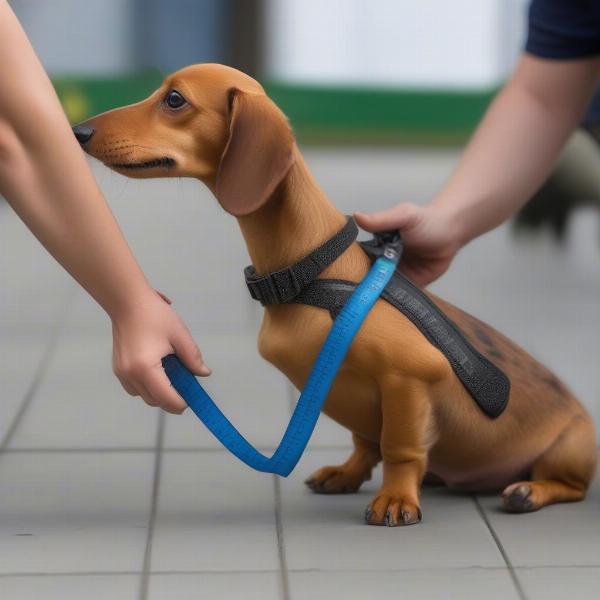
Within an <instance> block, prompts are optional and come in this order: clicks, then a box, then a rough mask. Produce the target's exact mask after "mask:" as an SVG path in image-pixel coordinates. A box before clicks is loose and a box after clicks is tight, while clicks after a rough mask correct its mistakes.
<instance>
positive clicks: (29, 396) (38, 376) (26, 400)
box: [0, 286, 77, 453]
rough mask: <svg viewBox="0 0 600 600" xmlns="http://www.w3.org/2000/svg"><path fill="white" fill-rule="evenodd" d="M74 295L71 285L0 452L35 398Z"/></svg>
mask: <svg viewBox="0 0 600 600" xmlns="http://www.w3.org/2000/svg"><path fill="white" fill-rule="evenodd" d="M76 295H77V288H76V287H75V286H73V288H72V290H71V293H70V294H69V295H68V296H67V299H66V300H65V302H64V304H63V305H62V310H61V311H60V312H59V314H58V315H57V317H56V320H55V322H54V323H55V325H54V327H52V329H51V330H50V333H49V334H48V342H47V346H46V349H45V350H44V353H43V354H42V358H41V359H40V362H39V363H38V366H37V369H36V370H35V372H34V374H33V377H32V380H31V384H30V385H29V388H28V389H27V391H26V392H25V395H24V397H23V400H22V402H21V404H20V406H19V408H18V410H17V412H16V414H15V416H14V417H13V420H12V422H11V424H10V425H9V427H8V429H7V430H6V433H5V434H4V437H3V438H2V440H1V441H0V453H1V452H5V451H6V450H7V448H8V445H9V444H10V443H11V441H12V439H13V438H14V436H15V433H16V432H17V429H18V428H19V425H21V422H22V421H23V418H24V417H25V414H26V413H27V410H28V409H29V407H30V406H31V404H32V402H33V399H34V398H35V395H36V393H37V391H38V389H39V387H40V384H41V382H42V380H43V378H44V376H45V375H46V371H47V370H48V366H49V365H50V360H51V359H52V355H53V354H54V351H55V350H56V347H57V345H58V342H59V340H60V336H61V334H62V332H63V330H64V326H65V324H66V322H67V317H68V315H69V311H70V308H71V305H72V304H73V300H74V299H75V297H76Z"/></svg>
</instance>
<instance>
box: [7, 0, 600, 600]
mask: <svg viewBox="0 0 600 600" xmlns="http://www.w3.org/2000/svg"><path fill="white" fill-rule="evenodd" d="M10 4H11V6H12V7H13V9H14V10H15V12H16V14H17V16H18V17H19V19H20V20H21V22H22V24H23V26H24V28H25V30H26V32H27V34H28V35H29V37H30V39H31V42H32V43H33V46H34V47H35V49H36V50H37V52H38V54H39V57H40V59H41V61H42V63H43V64H44V66H45V68H46V69H47V71H48V72H49V74H50V76H51V79H52V81H53V83H54V85H55V87H56V90H57V92H58V94H59V96H60V99H61V101H62V103H63V105H64V108H65V110H66V112H67V114H68V116H69V118H70V120H71V121H72V122H73V123H75V122H78V121H80V120H82V119H85V118H86V117H87V116H89V115H92V114H96V113H98V112H101V111H104V110H108V109H111V108H114V107H117V106H120V105H123V104H127V103H131V102H135V101H138V100H140V99H142V98H144V97H145V96H147V95H148V94H149V93H150V92H152V91H153V90H154V89H155V88H156V87H157V86H158V85H159V83H160V81H161V79H162V77H163V75H164V74H166V73H168V72H170V71H172V70H175V69H178V68H179V67H182V66H185V65H188V64H191V63H198V62H209V61H212V62H222V63H226V64H229V65H232V66H236V67H238V68H241V69H243V70H245V71H247V72H248V73H250V74H252V75H254V76H255V77H257V78H258V79H259V80H260V81H261V82H262V83H263V84H264V86H265V88H266V89H267V91H268V93H269V94H270V95H271V96H272V98H273V99H274V100H275V101H276V102H277V103H278V104H279V105H280V107H281V108H282V109H283V110H284V112H285V113H286V114H287V115H288V117H289V118H290V120H291V123H292V125H293V127H294V131H295V133H296V135H297V137H298V140H299V142H300V147H301V149H302V151H303V153H304V155H305V158H306V160H307V163H308V165H309V167H310V168H311V170H312V171H313V173H314V175H315V177H316V178H317V180H318V181H319V182H320V184H321V185H322V187H323V188H324V190H325V191H326V192H327V194H328V195H329V197H330V198H331V200H332V201H333V202H334V203H335V204H336V205H337V206H338V207H339V208H340V210H342V211H344V212H345V213H351V212H352V211H353V210H362V211H371V210H378V209H383V208H387V207H389V206H391V205H393V204H395V203H397V202H399V201H404V200H409V201H413V202H417V203H425V202H427V201H429V200H430V199H431V198H432V197H433V196H434V195H435V194H436V192H437V191H438V190H439V189H440V188H441V186H442V185H443V184H444V181H445V180H446V179H447V177H448V176H449V174H450V173H451V172H452V170H453V168H454V167H455V166H456V163H457V161H458V160H459V158H460V154H461V150H462V146H463V145H464V143H465V142H466V140H467V139H468V137H469V135H470V133H471V132H472V131H473V129H474V127H475V126H476V124H477V122H478V120H479V119H480V118H481V116H482V114H483V112H484V111H485V108H486V106H487V105H488V103H489V101H490V100H491V98H492V97H493V95H494V93H495V92H496V90H498V88H499V87H500V86H501V85H502V83H503V82H504V81H505V79H506V78H507V77H508V76H509V74H510V72H511V69H512V67H513V65H514V64H515V60H516V59H517V57H518V55H519V52H520V49H521V48H522V46H523V43H524V35H525V23H526V10H527V2H526V1H525V0H454V1H453V2H441V1H439V0H419V1H418V2H415V1H410V0H369V1H365V0H168V1H166V0H162V1H161V0H101V1H86V2H82V1H81V0H12V1H11V2H10ZM15 89H16V91H17V92H18V87H16V88H15ZM90 166H91V167H92V169H93V171H94V174H95V176H96V178H97V180H98V182H99V184H100V186H101V188H102V190H103V192H104V194H105V196H106V198H107V201H108V202H109V204H110V206H111V208H112V210H113V211H114V213H115V215H116V217H117V219H118V221H119V223H120V225H121V227H122V229H123V231H124V234H125V236H126V238H127V240H128V242H129V243H130V245H131V247H132V248H133V250H134V253H135V255H136V257H137V258H138V260H139V262H140V264H141V265H142V267H143V269H144V271H145V272H146V274H147V276H148V278H149V280H150V281H151V282H152V284H153V285H154V286H155V287H156V288H157V289H159V290H161V291H162V292H164V293H166V294H167V295H168V296H169V297H171V298H172V299H173V302H174V306H175V308H176V310H177V311H178V313H179V314H180V315H181V316H182V317H183V319H184V320H185V322H186V323H187V324H188V326H189V327H190V329H191V331H192V333H193V334H194V337H195V339H196V340H197V341H198V343H199V345H200V346H201V348H202V351H203V354H204V356H205V358H206V361H207V363H208V364H209V365H210V367H211V368H212V369H213V375H212V376H211V377H210V378H209V379H208V380H206V382H205V386H206V388H207V390H208V391H209V392H210V393H211V395H212V396H213V398H215V400H216V401H217V402H218V404H219V406H221V407H222V408H223V410H224V412H225V413H226V414H227V415H229V416H230V417H231V418H232V420H233V421H234V423H235V424H236V425H237V426H238V427H239V428H240V430H241V431H242V432H244V434H245V435H246V436H247V437H248V439H249V440H250V441H252V442H254V443H256V444H258V446H259V447H260V448H261V449H264V450H267V451H268V450H269V449H270V448H273V447H274V446H275V445H276V444H277V443H278V441H279V439H280V436H281V433H282V431H283V429H284V427H285V425H286V423H287V421H288V419H289V416H290V412H291V409H292V407H293V405H294V401H295V398H296V396H297V392H296V391H295V390H294V389H292V386H291V385H290V384H289V383H288V382H287V380H286V379H285V378H284V377H283V376H282V375H281V374H280V373H278V372H277V371H276V370H275V369H273V368H271V367H270V366H269V365H267V364H266V363H265V362H264V361H263V360H262V359H261V358H260V357H259V356H258V353H257V351H256V344H255V340H256V334H257V330H258V328H259V325H260V320H261V315H262V310H261V308H260V307H259V306H257V305H256V303H254V302H253V301H252V300H251V299H250V298H249V296H248V293H247V290H246V288H245V285H244V283H243V277H242V269H243V267H244V266H245V265H246V264H247V263H248V255H247V251H246V248H245V246H244V243H243V240H242V236H241V235H240V233H239V231H238V227H237V224H236V222H235V219H232V218H231V217H230V216H229V215H227V214H225V213H224V211H222V210H221V209H220V208H219V206H218V204H217V202H215V201H214V198H212V196H211V195H210V193H209V192H208V191H207V190H206V189H205V188H204V187H203V186H202V185H200V184H199V183H198V182H197V181H194V180H185V179H181V180H171V179H164V180H130V179H126V178H124V177H122V176H120V175H117V174H115V173H113V172H111V171H109V170H108V169H107V168H105V167H103V166H102V165H101V164H99V163H98V162H96V161H93V160H91V159H90ZM506 176H507V177H510V174H509V173H508V174H506ZM599 207H600V158H599V154H598V144H597V143H596V141H595V138H594V128H593V127H591V126H590V127H588V128H587V129H586V130H585V131H583V130H582V131H580V133H579V134H578V136H576V137H575V138H574V140H573V141H572V143H571V144H570V150H568V151H567V152H566V153H565V156H564V157H563V159H562V160H561V162H560V164H559V167H558V170H557V171H556V172H555V174H553V176H552V177H551V178H550V180H549V181H548V182H547V184H546V185H545V186H544V188H542V190H541V191H540V192H539V194H537V195H536V197H535V198H534V199H533V204H531V205H530V206H529V208H528V209H527V211H526V213H524V214H523V215H521V218H520V224H521V226H520V227H515V225H514V224H511V223H509V224H506V225H504V226H502V227H500V228H498V229H496V230H495V231H493V232H491V233H489V234H487V235H485V236H483V237H481V238H479V239H477V240H475V241H474V242H472V243H471V244H469V245H468V246H467V247H466V248H465V249H464V250H463V251H462V252H461V253H460V255H459V256H458V257H457V259H456V260H455V262H454V263H453V266H452V268H451V269H450V271H449V272H448V273H447V274H446V275H444V276H443V277H442V278H441V279H440V280H439V281H437V282H435V284H434V285H433V286H432V290H433V291H435V292H436V293H438V294H439V295H441V296H442V297H444V298H445V299H447V300H449V301H451V302H453V303H454V304H456V305H458V306H459V307H460V308H462V309H464V310H467V311H469V312H471V313H472V314H474V315H476V316H478V317H480V318H482V319H483V320H485V321H487V322H488V323H490V324H491V325H493V326H494V327H496V328H497V329H499V330H500V331H502V332H504V333H506V334H507V335H509V336H510V337H511V338H513V339H514V340H515V341H517V342H518V343H519V344H521V345H522V346H523V347H524V348H525V349H527V350H528V351H529V352H530V353H532V354H533V355H534V356H536V357H537V358H538V359H540V360H541V361H542V362H544V363H545V364H547V365H548V366H549V367H550V368H552V369H553V370H554V371H555V372H556V373H557V374H558V375H559V376H560V377H561V378H562V379H563V380H564V381H565V382H566V383H567V384H568V385H569V386H570V387H571V388H572V389H573V390H574V391H575V393H576V394H577V395H578V397H579V398H580V399H581V401H582V402H583V403H584V404H585V406H586V407H587V408H588V410H589V411H590V413H591V414H592V415H593V417H594V419H595V421H596V424H597V426H600V369H598V357H599V356H600V335H599V333H600V261H599V256H600V243H599V242H600V235H599V228H598V212H599V210H598V209H599ZM0 249H1V252H0V274H1V282H2V283H1V285H0V458H1V460H0V490H1V491H0V512H1V518H0V522H1V527H0V597H1V598H2V599H3V600H4V599H5V598H6V599H7V600H13V599H14V600H16V599H18V600H27V599H28V598H32V599H33V598H35V599H36V600H37V599H38V598H45V599H46V600H53V599H54V598H56V599H59V598H60V600H64V599H65V598H68V597H73V598H81V597H86V598H90V599H91V598H103V599H105V598H115V599H117V598H119V599H120V598H123V599H127V600H130V599H131V598H140V600H146V599H147V598H150V600H159V599H163V598H164V599H165V600H167V599H168V600H171V599H172V598H181V599H182V600H183V599H184V598H190V599H191V598H198V597H206V598H221V597H222V598H229V597H240V596H242V595H243V596H244V597H245V598H248V599H250V598H260V599H261V600H268V599H270V598H284V599H286V600H289V598H290V597H293V598H310V599H311V600H318V599H319V598H331V597H337V596H339V597H344V598H354V597H361V598H365V597H372V596H373V590H374V589H377V590H378V594H379V596H378V597H379V598H381V600H383V598H387V597H390V598H397V597H400V596H402V597H410V598H417V597H419V598H440V599H442V598H443V599H444V600H446V599H447V598H467V597H479V596H482V595H485V597H488V598H490V599H491V598H492V597H493V598H502V600H506V599H508V598H515V599H517V598H518V599H519V600H523V598H530V599H532V598H544V599H546V598H550V597H553V598H568V597H577V598H597V597H598V593H597V592H598V581H599V580H600V579H599V577H600V565H598V559H597V557H598V556H600V549H599V546H598V544H599V540H600V535H599V530H598V523H600V519H598V506H600V505H599V504H598V501H597V498H598V488H597V487H596V491H594V494H595V496H594V497H593V498H591V499H590V500H589V501H588V502H586V503H585V504H583V505H576V506H575V505H568V506H565V505H562V506H560V507H552V508H550V509H545V510H543V511H541V512H540V513H536V514H535V515H529V516H527V517H524V518H522V519H521V518H519V517H516V518H514V519H513V517H512V516H511V515H504V514H501V513H499V511H498V508H497V506H498V501H497V498H496V497H488V498H486V499H480V500H479V499H477V500H475V499H474V498H472V497H471V496H468V495H459V494H455V493H450V492H444V491H439V490H438V491H436V490H434V491H432V490H428V491H425V493H424V515H425V521H424V523H423V525H420V526H419V527H418V528H408V530H407V531H405V530H403V531H401V532H386V531H383V530H385V529H386V528H367V529H368V531H367V530H366V529H365V527H364V526H362V524H361V515H362V514H363V510H364V506H365V505H366V503H367V501H368V498H369V494H371V493H373V491H374V490H375V489H376V485H377V482H378V479H377V478H378V477H379V476H378V475H376V477H375V480H374V481H373V482H371V483H369V484H368V485H367V491H366V492H364V493H362V494H359V495H357V496H353V495H348V496H345V497H343V498H333V499H332V498H324V497H322V496H320V497H315V496H313V495H311V494H309V493H308V491H305V490H304V487H303V485H302V479H303V478H304V477H306V476H307V475H308V474H309V473H310V472H311V471H312V470H313V469H314V468H316V467H318V466H322V465H323V464H331V463H338V462H341V461H343V460H344V459H345V458H346V455H347V453H348V448H349V445H350V439H349V434H348V432H347V431H345V430H342V429H341V428H340V427H338V426H337V425H336V424H334V423H333V422H332V421H330V420H328V419H327V418H326V417H324V416H323V417H322V418H320V420H319V424H318V428H317V431H316V433H315V436H314V437H313V439H312V440H311V442H310V446H309V449H308V452H307V453H306V455H305V457H304V458H303V460H302V462H301V463H300V465H299V466H298V469H297V470H296V471H295V472H294V474H293V475H292V477H290V478H289V479H287V480H279V479H278V478H273V479H271V478H269V477H263V476H261V475H257V474H256V473H253V472H251V471H249V470H248V469H246V468H245V467H243V466H242V465H240V464H239V463H238V462H236V461H235V460H234V459H233V458H232V457H231V456H229V455H228V454H227V453H225V452H224V451H222V449H221V448H220V446H219V445H218V444H217V443H216V442H215V440H214V439H213V438H212V437H211V436H210V434H208V433H207V432H206V430H205V429H204V428H203V427H202V426H201V425H200V424H199V423H198V422H197V421H196V419H195V417H194V416H193V415H191V414H185V415H183V416H181V417H173V416H167V415H165V414H164V413H160V412H157V411H156V410H152V409H149V408H148V407H147V406H146V405H144V404H143V403H142V402H141V401H140V400H139V399H130V398H129V397H128V396H126V394H125V392H124V391H123V390H122V389H121V387H120V385H119V384H118V382H117V380H116V379H115V378H114V376H113V374H112V370H111V349H112V338H111V328H110V321H109V319H108V318H107V317H106V315H105V314H104V313H103V312H102V311H101V309H100V308H99V307H98V306H97V305H96V304H95V303H94V302H93V300H91V299H90V298H89V296H88V295H87V294H86V293H85V292H84V291H83V290H82V289H81V288H79V287H78V286H77V285H76V284H75V283H74V282H73V281H72V280H71V279H70V278H69V277H68V275H66V274H65V272H64V271H63V270H62V268H61V267H60V266H59V265H57V264H56V263H55V261H54V260H53V259H52V258H51V257H50V256H49V255H48V254H47V253H46V252H45V251H44V250H43V248H42V247H41V246H40V245H39V243H38V242H37V241H36V240H35V238H34V237H33V236H32V235H31V234H30V232H29V231H28V230H27V229H26V228H25V226H24V225H23V224H22V223H21V221H19V219H18V218H17V217H16V215H15V214H14V213H13V211H11V210H10V209H9V207H8V206H7V205H6V203H4V202H1V201H0ZM188 413H189V411H188ZM161 473H162V475H161ZM478 503H479V504H478ZM374 530H376V531H374ZM389 533H391V534H392V535H386V534H389ZM394 533H398V534H399V535H394ZM407 536H408V538H407ZM457 540H463V541H464V542H465V543H462V544H458V545H457ZM82 548H85V551H84V552H82ZM457 548H458V550H457ZM286 557H287V558H286ZM507 557H508V558H507ZM574 565H582V566H583V567H585V568H581V569H576V568H574ZM593 565H596V568H595V569H594V568H591V567H592V566H593ZM513 566H514V567H515V569H516V570H517V575H515V574H514V572H513V571H512V568H513ZM553 566H556V567H560V569H559V570H556V569H551V568H550V567H553ZM534 567H535V568H534ZM538 567H539V568H538ZM571 567H573V568H571ZM509 570H510V571H511V573H512V579H511V577H509V574H508V572H509ZM40 575H43V577H41V576H40ZM586 586H587V587H586ZM521 587H522V588H524V589H525V592H523V589H521ZM584 589H586V590H587V592H585V591H584ZM386 590H387V591H386ZM199 594H200V595H199ZM386 594H387V595H386Z"/></svg>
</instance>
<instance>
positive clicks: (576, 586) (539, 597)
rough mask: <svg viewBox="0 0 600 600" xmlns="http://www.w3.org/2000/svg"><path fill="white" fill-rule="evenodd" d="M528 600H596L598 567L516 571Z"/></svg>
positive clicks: (599, 592) (599, 581)
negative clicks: (566, 599)
mask: <svg viewBox="0 0 600 600" xmlns="http://www.w3.org/2000/svg"><path fill="white" fill-rule="evenodd" d="M517 575H518V577H519V581H520V582H521V585H522V586H523V589H524V590H525V593H526V594H527V598H528V600H565V598H573V599H577V600H597V599H598V597H599V596H600V567H595V568H588V569H585V568H576V567H555V568H541V569H517Z"/></svg>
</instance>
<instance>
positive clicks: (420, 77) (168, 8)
mask: <svg viewBox="0 0 600 600" xmlns="http://www.w3.org/2000/svg"><path fill="white" fill-rule="evenodd" d="M11 5H12V6H13V8H14V10H15V11H16V13H17V15H18V16H19V18H20V19H21V21H22V23H23V25H24V26H25V28H26V30H27V32H28V33H29V35H30V37H31V40H32V42H33V44H34V46H35V47H36V49H37V51H38V52H39V54H40V56H41V57H42V59H43V61H44V64H45V65H46V67H47V69H48V70H49V71H50V72H51V73H52V74H53V75H54V78H55V82H56V85H57V88H58V90H59V93H60V94H61V97H62V98H63V101H64V103H65V107H66V108H67V111H68V112H69V115H70V117H71V118H72V119H73V120H75V121H76V120H79V119H82V118H84V117H85V116H86V115H88V114H89V113H96V112H98V111H99V110H104V109H107V108H110V107H112V106H115V105H119V104H122V103H124V102H128V101H130V100H131V99H132V98H139V97H143V96H144V95H145V94H146V93H147V92H149V91H150V90H152V89H153V87H154V86H155V85H156V83H157V82H158V81H159V80H160V78H161V75H162V74H164V73H168V72H170V71H173V70H175V69H178V68H180V67H183V66H186V65H188V64H193V63H195V62H220V63H225V64H229V65H232V66H235V67H237V68H240V69H242V70H244V71H246V72H248V73H249V74H251V75H253V76H255V77H258V78H259V79H260V80H261V81H262V82H264V83H265V85H266V86H267V89H268V90H269V92H270V94H271V95H272V96H273V98H274V99H275V100H276V101H277V102H278V103H279V104H280V105H281V106H282V108H283V109H284V110H285V111H286V113H287V114H288V115H289V117H290V118H291V120H292V122H293V124H294V126H295V128H296V131H297V133H298V134H299V135H301V136H302V137H303V138H305V139H306V138H307V137H310V138H319V139H322V138H324V137H325V138H327V139H329V140H331V139H332V138H342V139H344V140H348V139H361V138H362V139H364V137H365V136H366V135H367V134H368V135H369V137H370V139H371V140H373V139H378V140H379V141H383V140H387V141H394V142H403V143H408V142H414V141H415V140H419V141H423V140H428V139H435V140H438V141H439V140H442V139H444V140H452V141H455V140H457V139H462V138H464V136H465V134H467V133H468V131H469V130H470V128H472V127H473V125H474V124H475V123H476V122H477V120H478V118H479V117H480V116H481V113H482V111H483V110H484V108H485V106H486V104H487V102H488V101H489V99H490V97H491V95H492V94H493V92H494V91H495V90H496V88H497V86H498V85H499V84H500V83H501V82H502V81H503V80H504V78H505V77H506V76H507V74H508V73H509V72H510V69H511V67H512V65H513V64H514V61H515V58H516V56H517V54H518V52H519V49H520V45H521V42H522V37H523V26H524V14H525V8H526V2H525V0H483V1H479V2H477V1H474V0H459V1H457V2H453V3H452V4H451V5H450V4H446V3H440V2H437V1H436V0H423V1H421V2H419V4H418V8H417V7H416V5H415V4H414V3H413V2H410V1H409V0H400V1H397V2H394V1H391V0H374V1H373V2H369V3H365V2H361V1H360V0H328V1H327V2H320V1H319V0H305V1H303V2H300V1H299V0H198V1H194V0H174V1H172V2H164V1H161V0H106V1H103V2H89V3H86V8H85V10H81V8H80V7H81V3H79V2H77V0H56V1H52V2H37V1H36V0H14V1H13V2H11ZM50 24H56V26H57V28H54V27H51V26H50ZM432 42H433V43H432Z"/></svg>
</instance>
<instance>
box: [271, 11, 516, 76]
mask: <svg viewBox="0 0 600 600" xmlns="http://www.w3.org/2000/svg"><path fill="white" fill-rule="evenodd" d="M266 3H267V11H266V15H267V16H266V19H267V22H266V28H265V29H266V36H267V42H266V50H267V51H266V53H265V62H266V69H267V75H268V76H270V77H271V78H275V79H278V80H282V81H291V82H312V83H321V84H357V85H362V84H371V85H384V86H404V87H406V86H408V87H428V88H439V87H443V88H456V87H460V88H483V87H489V86H492V85H495V84H497V83H499V82H500V81H501V80H502V79H503V78H504V77H505V76H506V74H507V73H508V71H509V69H510V67H511V65H512V64H513V62H514V58H515V56H516V54H517V53H518V50H519V47H520V45H521V43H522V35H523V26H524V16H525V8H526V6H525V5H526V0H452V1H448V2H446V1H444V0H418V1H416V0H266Z"/></svg>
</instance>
